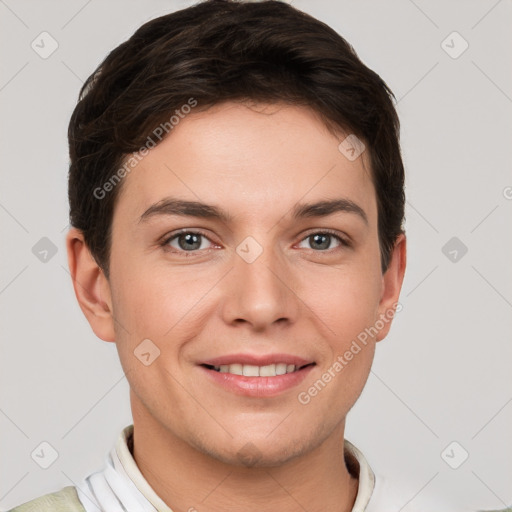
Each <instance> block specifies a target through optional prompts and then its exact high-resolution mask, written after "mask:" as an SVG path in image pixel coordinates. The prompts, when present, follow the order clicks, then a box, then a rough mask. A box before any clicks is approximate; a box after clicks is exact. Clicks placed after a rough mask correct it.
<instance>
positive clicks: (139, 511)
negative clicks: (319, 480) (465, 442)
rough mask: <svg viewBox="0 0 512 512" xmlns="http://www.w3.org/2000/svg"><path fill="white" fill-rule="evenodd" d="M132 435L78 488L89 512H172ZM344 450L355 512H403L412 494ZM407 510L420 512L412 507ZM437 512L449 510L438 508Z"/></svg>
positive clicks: (351, 449)
mask: <svg viewBox="0 0 512 512" xmlns="http://www.w3.org/2000/svg"><path fill="white" fill-rule="evenodd" d="M132 434H133V424H132V425H129V426H127V427H125V428H124V429H123V430H122V431H121V433H120V435H119V437H118V439H117V442H116V444H115V446H114V447H113V448H112V450H111V451H110V453H109V454H108V455H107V457H106V464H105V467H104V469H103V470H101V471H97V472H95V473H92V474H91V475H89V476H88V477H87V478H86V479H85V480H84V481H83V482H82V483H81V484H80V485H78V486H77V493H78V497H79V499H80V501H81V502H82V504H83V506H84V508H85V510H86V511H87V512H122V511H128V512H173V511H172V509H171V508H169V507H168V506H167V505H166V504H165V503H164V502H163V500H162V499H161V498H160V497H159V496H158V495H157V494H156V492H155V491H154V490H153V489H152V488H151V486H150V485H149V484H148V482H147V481H146V479H145V478H144V476H143V475H142V473H141V472H140V470H139V468H138V466H137V464H136V462H135V459H134V458H133V456H132V453H131V451H130V448H129V443H130V446H132V445H131V441H132ZM344 447H345V451H346V453H347V454H348V459H347V464H348V463H349V462H350V465H351V467H350V470H351V471H357V470H359V486H358V491H357V497H356V501H355V503H354V506H353V508H352V512H398V511H399V510H402V509H403V508H404V504H405V502H406V501H407V498H410V497H411V494H409V493H407V494H404V493H400V492H397V490H396V487H397V486H396V483H393V482H392V481H390V480H389V479H386V478H383V477H378V478H376V477H375V474H374V473H373V471H372V469H371V468H370V466H369V464H368V462H367V461H366V459H365V457H364V455H363V454H362V453H361V452H360V451H359V450H358V449H357V448H356V447H355V446H354V445H353V444H352V443H350V442H349V441H347V440H345V441H344ZM357 466H359V467H357ZM405 510H407V512H416V511H417V509H415V508H414V507H413V506H412V504H411V505H410V506H407V508H406V509H404V512H405ZM417 512H426V511H425V510H421V511H417ZM430 512H431V511H430ZM436 512H446V510H445V509H443V508H437V509H436Z"/></svg>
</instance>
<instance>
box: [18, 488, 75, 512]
mask: <svg viewBox="0 0 512 512" xmlns="http://www.w3.org/2000/svg"><path fill="white" fill-rule="evenodd" d="M9 512H85V508H84V507H83V505H82V503H81V502H80V500H79V499H78V494H77V492H76V487H74V486H72V485H70V486H67V487H64V488H63V489H61V490H60V491H56V492H52V493H49V494H45V495H44V496H40V497H39V498H35V499H33V500H31V501H27V502H26V503H23V504H22V505H19V506H17V507H14V508H13V509H11V510H10V511H9Z"/></svg>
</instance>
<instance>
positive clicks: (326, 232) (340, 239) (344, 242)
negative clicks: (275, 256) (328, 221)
mask: <svg viewBox="0 0 512 512" xmlns="http://www.w3.org/2000/svg"><path fill="white" fill-rule="evenodd" d="M187 234H192V235H201V236H202V237H204V238H206V239H207V240H208V241H210V242H212V240H210V238H209V237H208V236H207V235H206V234H205V233H204V232H203V231H200V230H187V229H183V230H181V231H179V232H178V233H173V234H171V235H170V236H168V237H165V239H164V240H163V241H162V242H161V243H160V245H161V247H163V248H164V249H165V250H169V252H172V253H173V254H180V255H183V257H185V258H189V257H190V256H192V255H193V254H194V253H198V252H201V250H199V249H197V250H194V251H184V250H176V249H175V248H174V247H173V248H172V249H173V250H172V251H171V250H170V246H169V243H170V242H171V241H172V240H174V239H175V238H178V237H179V236H181V235H187ZM318 234H321V235H330V236H332V237H333V238H335V239H336V240H338V242H340V244H341V247H335V248H333V249H324V250H319V251H315V250H314V249H311V250H312V251H314V252H318V253H327V254H331V253H332V251H335V250H336V249H341V248H342V247H345V248H348V247H352V244H351V243H350V242H349V241H348V240H346V239H345V238H343V237H341V236H340V235H339V234H338V233H337V232H335V231H333V230H331V229H323V230H319V231H312V232H311V233H308V234H307V235H306V236H304V237H303V238H302V239H301V240H300V242H303V241H304V240H306V239H307V238H309V237H311V236H313V235H318ZM212 243H215V242H212ZM206 250H208V249H206Z"/></svg>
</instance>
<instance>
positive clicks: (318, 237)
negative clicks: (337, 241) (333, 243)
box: [313, 234, 330, 249]
mask: <svg viewBox="0 0 512 512" xmlns="http://www.w3.org/2000/svg"><path fill="white" fill-rule="evenodd" d="M329 237H330V235H325V234H316V235H313V239H314V241H315V243H316V244H319V245H322V241H321V239H323V240H324V243H323V247H320V248H321V249H328V248H329ZM325 241H327V243H325ZM317 247H318V245H317Z"/></svg>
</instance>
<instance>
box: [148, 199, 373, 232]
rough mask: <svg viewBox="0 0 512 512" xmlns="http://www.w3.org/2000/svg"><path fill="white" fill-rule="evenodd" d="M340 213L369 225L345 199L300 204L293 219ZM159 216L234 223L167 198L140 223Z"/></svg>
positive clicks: (218, 212) (202, 206)
mask: <svg viewBox="0 0 512 512" xmlns="http://www.w3.org/2000/svg"><path fill="white" fill-rule="evenodd" d="M338 212H345V213H354V214H356V215H358V216H359V217H360V218H361V219H362V220H363V221H364V222H365V224H367V225H368V217H367V215H366V213H365V212H364V210H363V209H362V208H361V207H360V206H359V205H358V204H356V203H354V201H351V200H350V199H345V198H340V199H331V200H324V201H318V202H316V203H298V204H296V205H295V206H294V207H293V209H292V218H293V219H301V218H309V217H326V216H328V215H332V214H334V213H338ZM158 215H181V216H188V217H201V218H205V219H215V220H219V221H222V222H224V223H226V224H227V223H230V222H232V221H233V216H232V215H230V214H229V213H228V212H226V211H225V210H223V209H222V208H219V207H217V206H214V205H210V204H206V203H201V202H199V201H186V200H183V199H177V198H173V197H166V198H164V199H162V200H161V201H159V202H158V203H155V204H153V205H151V206H150V207H149V208H148V209H147V210H146V211H145V212H144V213H143V214H142V215H141V216H140V218H139V222H144V221H147V220H149V219H150V218H151V217H155V216H158Z"/></svg>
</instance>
